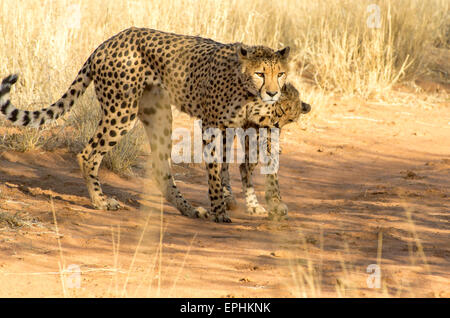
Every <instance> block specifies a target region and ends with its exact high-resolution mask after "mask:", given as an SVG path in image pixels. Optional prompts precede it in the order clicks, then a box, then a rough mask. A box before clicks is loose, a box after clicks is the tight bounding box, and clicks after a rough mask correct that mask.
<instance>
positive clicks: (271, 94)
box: [266, 91, 278, 97]
mask: <svg viewBox="0 0 450 318" xmlns="http://www.w3.org/2000/svg"><path fill="white" fill-rule="evenodd" d="M266 94H267V95H269V96H270V97H274V96H275V95H276V94H278V92H270V91H266Z"/></svg>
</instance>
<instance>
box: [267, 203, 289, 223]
mask: <svg viewBox="0 0 450 318" xmlns="http://www.w3.org/2000/svg"><path fill="white" fill-rule="evenodd" d="M287 213H288V207H287V205H286V204H284V203H282V202H281V203H278V204H277V205H272V206H270V208H269V219H271V220H277V221H281V220H286V219H287V218H288V216H287Z"/></svg>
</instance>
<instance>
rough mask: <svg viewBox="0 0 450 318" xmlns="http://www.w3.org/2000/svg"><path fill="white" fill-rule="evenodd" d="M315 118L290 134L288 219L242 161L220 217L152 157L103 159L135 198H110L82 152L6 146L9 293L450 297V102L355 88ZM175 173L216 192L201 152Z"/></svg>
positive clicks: (0, 192)
mask: <svg viewBox="0 0 450 318" xmlns="http://www.w3.org/2000/svg"><path fill="white" fill-rule="evenodd" d="M313 112H314V109H313ZM179 121H182V119H179ZM302 127H303V126H302V125H300V124H292V125H291V126H287V127H286V128H287V129H285V131H284V132H283V134H282V144H281V146H282V149H283V153H282V155H281V159H280V170H279V175H280V186H281V191H282V195H283V199H284V201H285V202H286V204H287V205H288V207H289V210H290V211H289V220H287V221H283V222H272V221H269V220H267V219H265V218H263V217H253V216H249V215H246V214H245V213H244V212H243V211H244V209H243V207H244V201H243V194H242V192H241V190H240V180H239V177H238V170H237V168H236V167H232V171H231V174H232V183H233V189H234V192H235V195H236V197H237V200H238V203H239V206H238V208H237V209H235V210H234V211H232V212H231V216H232V220H233V223H231V224H215V223H212V222H210V221H205V220H193V219H188V218H185V217H182V216H181V215H180V214H179V213H178V212H177V211H176V210H175V209H174V208H173V207H171V206H169V205H167V204H165V203H164V204H163V205H161V198H160V195H159V193H158V191H157V190H156V188H155V186H154V184H153V183H152V181H151V178H149V177H147V176H146V175H145V174H144V172H143V170H142V169H138V170H136V176H135V177H131V178H121V177H118V176H117V175H115V174H113V173H111V172H109V171H107V170H102V171H101V174H100V177H101V180H102V181H103V184H104V190H105V192H106V193H107V194H108V195H113V196H115V197H116V198H118V199H119V200H120V201H121V202H122V203H124V204H125V205H126V209H124V210H121V211H115V212H111V211H97V210H93V209H92V208H91V205H90V201H89V199H88V196H87V190H86V187H85V184H84V181H83V180H82V178H81V175H80V173H79V170H78V166H77V164H76V161H75V156H74V155H73V154H70V153H68V152H67V151H65V150H57V151H54V152H42V151H33V152H28V153H16V152H10V151H5V152H3V153H2V154H1V156H0V213H2V215H3V219H2V218H0V222H2V223H0V228H1V230H0V281H1V283H0V296H1V297H5V296H6V297H8V296H18V297H29V296H34V297H47V296H56V297H60V296H64V295H66V296H85V297H92V296H96V297H109V296H150V297H167V296H173V297H302V296H310V297H313V296H331V297H334V296H349V297H354V296H360V297H367V296H380V295H382V296H392V297H395V296H403V297H412V296H424V297H434V296H438V297H439V296H440V297H450V289H449V286H450V219H449V215H450V142H449V140H450V105H449V104H441V105H438V106H436V107H422V106H420V107H410V106H403V105H400V104H399V105H394V106H393V105H392V104H391V105H383V104H377V103H369V104H367V103H366V104H361V102H360V101H348V102H346V103H344V102H342V103H340V104H339V106H337V105H329V106H327V108H326V109H325V110H324V109H322V110H321V116H318V117H317V118H316V119H315V120H314V121H312V123H311V125H309V126H308V127H307V128H306V129H302ZM144 159H145V158H143V161H144ZM175 177H176V179H177V180H178V184H179V186H180V188H181V190H182V191H183V193H184V194H185V196H186V197H187V198H189V199H190V200H191V201H193V202H194V204H197V205H203V206H207V205H208V198H207V180H206V176H205V171H204V170H203V168H202V167H201V166H195V167H190V168H187V167H182V166H177V167H176V174H175ZM255 181H256V189H257V194H258V196H259V197H260V200H261V202H263V193H264V187H263V178H262V176H260V175H258V174H257V175H256V177H255ZM50 196H52V197H53V207H54V211H55V214H53V212H52V211H53V210H52V203H51V200H50ZM161 207H162V210H163V212H164V213H163V214H161ZM11 216H12V217H11ZM54 216H55V217H56V222H57V224H55V222H54V220H55V218H54ZM161 216H162V218H161ZM8 217H9V218H8ZM56 225H57V226H56ZM370 264H377V265H379V269H380V272H379V273H380V276H379V277H380V288H369V286H368V279H369V285H371V284H375V283H376V279H375V278H376V277H375V278H374V276H371V273H368V272H367V268H368V266H369V265H370ZM70 265H72V266H70ZM61 268H64V269H66V271H65V272H61V270H60V269H61ZM67 269H68V270H67ZM78 270H80V271H81V273H78ZM371 278H374V280H370V279H371ZM78 279H79V280H78ZM74 287H75V288H74ZM374 287H376V286H374Z"/></svg>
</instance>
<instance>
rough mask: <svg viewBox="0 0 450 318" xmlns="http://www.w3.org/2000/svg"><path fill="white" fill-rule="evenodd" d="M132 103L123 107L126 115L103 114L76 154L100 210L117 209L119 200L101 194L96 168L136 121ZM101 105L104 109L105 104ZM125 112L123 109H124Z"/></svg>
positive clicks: (92, 199)
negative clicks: (89, 137) (83, 146)
mask: <svg viewBox="0 0 450 318" xmlns="http://www.w3.org/2000/svg"><path fill="white" fill-rule="evenodd" d="M131 104H132V103H129V104H127V105H126V107H124V109H127V111H126V115H125V116H123V117H121V118H119V117H117V115H116V114H111V113H109V115H104V116H103V117H102V119H101V120H100V122H99V124H98V127H97V130H96V132H95V134H94V136H93V137H92V138H91V139H90V140H89V142H88V144H87V146H86V147H85V148H84V149H83V151H82V152H81V153H80V154H78V156H77V159H78V164H79V165H80V169H81V173H82V174H83V177H84V179H85V180H86V184H87V188H88V191H89V196H90V197H91V201H92V204H93V205H94V207H95V208H97V209H100V210H117V209H119V208H120V205H119V202H117V201H116V200H115V199H113V198H108V197H106V196H105V195H104V194H103V191H102V188H101V185H100V182H99V179H98V169H99V167H100V164H101V162H102V160H103V157H104V156H105V154H106V153H108V151H110V150H111V149H112V148H113V147H114V146H115V145H116V144H117V143H118V142H119V140H120V139H121V138H122V137H123V136H124V135H125V134H126V133H127V132H128V131H129V130H130V129H131V128H133V126H134V124H135V122H136V118H137V116H136V113H137V111H136V109H135V108H132V105H131ZM101 105H102V109H105V106H106V105H103V104H102V103H101ZM124 113H125V111H124Z"/></svg>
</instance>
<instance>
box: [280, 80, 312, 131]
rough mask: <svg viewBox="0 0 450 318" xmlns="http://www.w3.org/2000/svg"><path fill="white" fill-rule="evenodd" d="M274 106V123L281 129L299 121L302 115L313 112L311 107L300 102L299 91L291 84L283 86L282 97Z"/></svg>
mask: <svg viewBox="0 0 450 318" xmlns="http://www.w3.org/2000/svg"><path fill="white" fill-rule="evenodd" d="M274 106H275V109H274V114H273V116H272V121H274V122H275V125H276V126H277V127H280V128H281V127H283V126H285V125H286V124H289V123H292V122H295V121H297V120H298V119H299V117H300V115H301V114H307V113H309V112H310V111H311V106H310V105H309V104H307V103H304V102H302V101H301V100H300V97H299V93H298V90H297V89H296V88H295V87H294V86H293V85H292V84H290V83H286V84H285V85H284V86H283V88H282V90H281V97H280V99H279V100H278V102H277V103H276V104H275V105H274Z"/></svg>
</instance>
